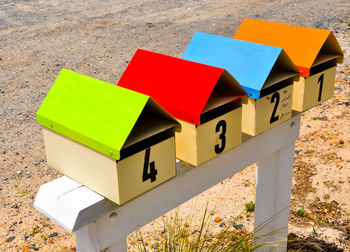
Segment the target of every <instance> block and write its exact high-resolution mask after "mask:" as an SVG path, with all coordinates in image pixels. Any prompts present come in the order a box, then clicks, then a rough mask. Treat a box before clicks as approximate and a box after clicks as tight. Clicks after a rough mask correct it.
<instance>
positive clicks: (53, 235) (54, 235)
mask: <svg viewBox="0 0 350 252" xmlns="http://www.w3.org/2000/svg"><path fill="white" fill-rule="evenodd" d="M57 236H58V233H57V232H54V233H52V234H50V235H49V238H52V237H57Z"/></svg>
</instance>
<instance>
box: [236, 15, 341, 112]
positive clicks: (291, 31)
mask: <svg viewBox="0 0 350 252" xmlns="http://www.w3.org/2000/svg"><path fill="white" fill-rule="evenodd" d="M234 38H235V39H241V40H246V41H250V42H255V43H261V44H265V45H270V46H277V47H281V48H283V49H284V50H285V52H286V53H287V54H288V56H289V57H290V58H291V60H292V61H293V63H294V64H295V65H296V66H297V68H298V69H299V71H300V75H301V78H300V80H299V81H295V82H294V91H293V110H295V111H299V112H303V111H305V110H307V109H309V108H312V107H314V106H316V105H317V104H319V103H321V102H323V101H325V100H327V99H329V98H331V97H332V96H333V91H334V83H335V72H336V66H337V63H342V62H343V58H344V55H343V52H342V50H341V48H340V46H339V44H338V42H337V40H336V38H335V36H334V35H333V33H332V32H331V31H328V30H321V29H314V28H307V27H300V26H294V25H287V24H279V23H272V22H266V21H260V20H253V19H245V20H244V21H243V22H242V24H241V26H240V27H239V29H238V31H237V33H236V34H235V36H234Z"/></svg>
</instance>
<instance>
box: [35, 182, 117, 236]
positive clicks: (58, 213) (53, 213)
mask: <svg viewBox="0 0 350 252" xmlns="http://www.w3.org/2000/svg"><path fill="white" fill-rule="evenodd" d="M34 207H35V208H36V209H37V210H38V211H40V212H41V213H43V214H44V215H46V216H48V217H50V218H51V219H53V220H54V221H55V222H57V223H58V224H60V225H61V226H62V227H63V228H65V229H66V230H68V231H70V232H73V231H75V230H78V229H79V228H81V227H83V226H85V225H87V224H89V223H90V222H92V221H94V220H95V219H96V218H98V217H100V216H102V215H103V214H105V213H106V211H110V210H112V209H114V208H115V207H116V204H114V203H113V202H112V201H110V200H108V199H106V198H104V197H103V196H101V195H99V194H97V193H96V192H94V191H92V190H90V189H89V188H87V187H85V186H83V185H81V184H80V183H78V182H76V181H75V180H73V179H71V178H69V177H67V176H63V177H61V178H58V179H55V180H53V181H51V182H49V183H46V184H44V185H42V186H41V187H40V189H39V191H38V193H37V195H36V198H35V201H34ZM101 209H104V211H101Z"/></svg>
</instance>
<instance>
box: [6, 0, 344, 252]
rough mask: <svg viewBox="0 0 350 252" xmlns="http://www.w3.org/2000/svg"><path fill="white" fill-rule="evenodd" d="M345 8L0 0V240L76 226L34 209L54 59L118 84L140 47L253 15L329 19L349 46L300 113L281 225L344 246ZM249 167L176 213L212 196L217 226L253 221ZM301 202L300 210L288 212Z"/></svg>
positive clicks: (178, 40) (336, 3)
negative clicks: (322, 94)
mask: <svg viewBox="0 0 350 252" xmlns="http://www.w3.org/2000/svg"><path fill="white" fill-rule="evenodd" d="M349 10H350V4H349V3H346V1H343V0H309V1H306V2H305V1H301V0H297V1H287V0H281V1H275V0H269V1H258V0H247V1H238V0H232V1H228V0H223V1H209V0H204V1H170V0H166V1H160V0H153V1H150V0H148V1H136V0H128V1H112V0H105V1H102V0H101V1H67V0H63V1H53V0H45V1H43V0H33V1H29V0H23V1H20V0H17V1H6V0H3V1H0V45H1V47H0V160H1V161H0V204H1V205H0V250H2V251H17V250H19V251H22V250H23V251H34V250H38V249H40V250H41V251H47V250H56V251H63V250H69V249H74V246H75V241H74V235H72V234H69V233H67V232H66V231H65V230H64V229H62V228H60V227H59V226H58V225H57V224H55V223H54V222H52V221H51V220H49V219H47V218H46V217H45V216H43V215H42V214H40V213H39V212H37V211H36V210H35V209H34V208H33V201H34V198H35V195H36V193H37V191H38V189H39V187H40V185H42V184H44V183H46V182H48V181H51V180H53V179H55V178H57V177H59V176H61V174H60V173H58V172H56V171H55V170H53V169H51V168H49V167H48V166H47V164H46V161H45V153H44V146H43V138H42V134H41V131H40V127H39V125H38V124H37V123H36V120H35V112H36V111H37V109H38V108H39V106H40V104H41V102H42V101H43V99H44V98H45V96H46V94H47V92H48V90H49V89H50V87H51V85H52V84H53V82H54V80H55V78H56V77H57V75H58V73H59V71H60V69H61V68H62V67H65V68H68V69H72V70H74V71H77V72H80V73H83V74H86V75H89V76H92V77H95V78H98V79H102V80H104V81H107V82H111V83H116V82H117V81H118V79H119V78H120V76H121V74H122V72H123V70H124V69H125V67H126V65H127V63H128V62H129V60H130V58H131V56H132V55H133V53H134V52H135V50H136V49H137V48H143V49H147V50H151V51H156V52H160V53H165V54H168V55H172V56H177V57H179V56H181V55H182V52H183V51H184V49H185V47H186V45H187V43H188V42H189V40H190V39H191V37H192V35H193V33H194V32H195V31H202V32H208V33H213V34H218V35H223V36H228V37H232V36H233V34H234V32H235V31H236V29H237V28H238V26H239V24H240V22H241V21H242V20H243V18H245V17H250V18H259V19H265V20H270V21H277V22H284V23H290V24H296V25H303V26H311V27H316V28H324V29H331V30H333V31H334V32H335V35H336V37H337V38H338V40H339V42H340V44H341V46H342V48H343V49H344V50H347V51H346V57H345V62H344V64H342V65H340V66H339V67H338V70H337V82H336V90H335V98H333V99H331V100H329V101H327V102H325V103H324V104H322V105H321V106H318V107H315V108H313V109H311V110H309V111H307V112H306V113H304V114H303V116H302V125H301V135H300V139H299V140H298V141H297V143H296V149H295V150H296V151H295V166H294V176H293V189H292V199H291V208H290V212H291V215H290V224H289V230H290V233H294V234H295V235H296V236H297V237H299V239H300V240H301V241H304V242H306V241H310V240H312V241H314V242H316V243H318V244H320V245H322V246H324V247H326V246H328V245H329V244H330V243H334V246H335V247H336V248H337V249H338V251H342V249H344V251H350V244H349V236H350V224H349V222H350V119H349V118H350V106H349V103H350V80H349V78H350V77H349V75H350V68H349V60H348V56H349V50H350V45H349V33H350V31H349V25H350V14H349V12H350V11H349ZM255 172H256V171H255V166H251V167H248V168H247V169H245V170H244V171H242V172H240V173H238V174H236V175H234V176H232V177H231V178H229V179H227V180H225V181H223V182H222V183H220V184H218V185H217V186H215V187H213V188H211V189H210V190H208V191H207V192H205V193H203V194H201V195H199V196H198V197H197V198H196V199H195V200H193V201H190V202H187V203H186V204H184V205H183V206H182V207H181V208H180V210H181V213H182V214H183V215H186V213H188V209H189V208H193V206H194V208H195V210H196V211H197V212H198V215H199V216H200V212H201V211H202V209H203V207H204V206H205V204H206V202H207V201H208V198H209V200H210V207H214V205H215V208H213V209H214V210H213V212H212V214H213V216H215V217H220V218H221V219H222V220H221V221H219V222H213V227H214V229H213V230H214V231H215V230H220V228H221V227H222V226H223V224H222V223H225V221H226V220H228V219H229V218H231V217H235V216H239V214H240V213H244V214H243V217H242V218H241V219H240V221H241V223H242V224H243V225H244V228H246V229H248V230H251V228H252V225H253V214H246V213H245V212H244V203H246V202H248V201H251V200H254V193H255V189H254V188H255ZM194 202H195V203H194ZM302 207H304V209H305V214H304V216H298V215H296V214H295V212H296V210H298V209H300V208H302ZM158 223H159V221H156V222H153V223H151V224H149V225H148V226H146V227H145V228H144V229H143V231H144V232H145V235H147V232H150V230H151V231H154V230H155V229H157V228H159V225H158ZM220 225H221V226H220ZM313 228H314V229H315V230H316V232H312V229H313ZM153 233H155V232H153ZM133 239H134V238H133V236H131V237H130V239H129V244H132V242H133ZM334 246H333V248H334ZM150 250H151V249H150ZM333 251H337V250H333Z"/></svg>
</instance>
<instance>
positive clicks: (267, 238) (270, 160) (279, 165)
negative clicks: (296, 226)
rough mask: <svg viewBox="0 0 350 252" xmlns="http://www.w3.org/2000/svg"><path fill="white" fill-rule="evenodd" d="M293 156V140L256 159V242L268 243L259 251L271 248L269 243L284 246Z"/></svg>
mask: <svg viewBox="0 0 350 252" xmlns="http://www.w3.org/2000/svg"><path fill="white" fill-rule="evenodd" d="M276 137H277V138H278V137H279V136H278V135H276ZM293 159H294V144H290V145H288V146H285V147H283V148H282V149H280V150H278V151H276V152H274V153H272V154H270V155H269V156H267V157H266V158H264V159H263V160H261V161H259V162H258V168H257V183H256V199H255V221H254V226H255V230H256V231H257V233H256V239H257V241H256V242H257V244H256V245H258V244H264V243H265V244H266V243H271V244H270V246H264V247H261V248H260V249H259V250H258V251H267V250H270V251H271V247H273V251H286V249H287V242H286V238H287V236H288V219H289V204H290V193H291V186H292V176H293ZM271 232H272V233H271Z"/></svg>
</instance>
